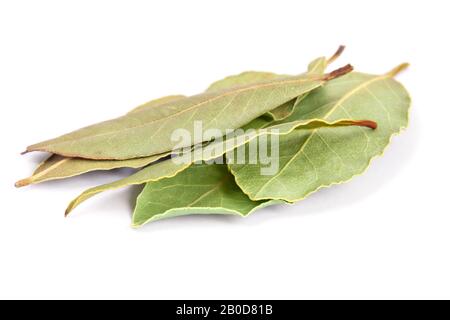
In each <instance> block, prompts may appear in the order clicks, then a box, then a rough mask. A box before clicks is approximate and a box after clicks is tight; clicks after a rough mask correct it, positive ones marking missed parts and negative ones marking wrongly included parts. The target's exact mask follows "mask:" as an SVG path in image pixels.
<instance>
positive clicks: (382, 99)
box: [229, 64, 411, 202]
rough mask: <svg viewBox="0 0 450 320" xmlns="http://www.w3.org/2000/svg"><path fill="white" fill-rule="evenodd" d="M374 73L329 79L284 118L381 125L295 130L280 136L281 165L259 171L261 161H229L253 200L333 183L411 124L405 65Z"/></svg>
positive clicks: (360, 167) (300, 194) (293, 195)
mask: <svg viewBox="0 0 450 320" xmlns="http://www.w3.org/2000/svg"><path fill="white" fill-rule="evenodd" d="M406 67H407V65H406V64H403V65H400V66H399V67H397V68H395V69H394V70H392V71H391V72H389V73H387V74H384V75H380V76H376V75H369V74H363V73H356V72H355V73H352V74H349V75H346V76H344V77H342V78H340V79H335V80H333V81H330V82H329V83H327V84H326V85H325V86H324V87H322V88H319V89H317V90H315V91H314V92H312V93H311V94H310V95H308V96H307V97H306V98H305V99H304V100H303V101H301V103H300V107H298V108H295V112H294V114H293V115H292V116H290V117H288V118H287V119H286V121H290V120H291V121H292V120H294V119H295V120H296V121H300V120H305V121H306V120H307V119H323V120H324V121H334V120H336V119H340V118H342V117H347V118H349V119H359V118H369V119H372V120H374V121H376V122H377V123H378V128H377V130H374V131H367V130H363V129H362V128H358V127H348V128H340V129H335V128H316V129H313V130H295V131H294V132H292V133H290V134H288V135H285V136H282V137H280V157H279V158H280V168H281V169H280V170H279V172H278V173H277V174H275V175H273V176H261V175H258V174H257V173H258V172H259V170H260V165H259V164H246V165H239V164H230V165H229V168H230V170H231V172H232V174H233V175H234V176H235V178H236V183H237V184H238V185H239V187H240V188H241V189H242V190H243V192H244V193H246V194H247V195H248V196H249V197H250V198H251V199H252V200H255V201H259V200H264V199H279V200H284V201H288V202H294V201H298V200H301V199H303V198H305V197H306V196H307V195H308V194H310V193H312V192H314V191H316V190H318V189H320V188H323V187H326V186H330V185H332V184H337V183H342V182H345V181H348V180H350V179H351V178H352V177H353V176H355V175H358V174H361V173H363V172H364V171H365V170H366V168H367V167H368V166H369V163H370V162H371V160H372V159H373V158H374V157H376V156H378V155H381V154H382V153H383V151H384V149H385V148H386V146H387V145H388V144H389V142H390V140H391V138H392V136H393V135H394V134H398V133H399V132H400V131H401V130H402V129H403V128H405V127H406V126H407V123H408V111H409V106H410V102H411V100H410V97H409V95H408V93H407V91H406V90H405V89H404V87H403V86H402V85H401V84H400V83H398V82H397V81H395V80H394V79H393V77H394V76H395V75H396V74H397V73H398V72H400V71H401V70H403V69H404V68H406Z"/></svg>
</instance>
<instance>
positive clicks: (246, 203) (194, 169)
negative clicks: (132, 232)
mask: <svg viewBox="0 0 450 320" xmlns="http://www.w3.org/2000/svg"><path fill="white" fill-rule="evenodd" d="M276 203H277V202H276V201H252V200H250V199H249V198H248V196H246V195H245V194H244V193H243V192H242V191H241V189H239V187H238V186H237V185H236V183H235V182H234V177H233V175H232V174H231V173H230V172H229V171H228V169H227V167H226V166H225V165H221V164H200V165H192V166H191V167H189V168H188V169H186V170H184V171H182V172H180V173H178V174H177V175H176V176H174V177H171V178H164V179H162V180H159V181H156V182H149V183H147V184H146V186H145V188H144V190H143V191H142V192H141V194H140V195H139V196H138V198H137V202H136V208H135V210H134V213H133V218H132V224H133V226H134V227H139V226H142V225H144V224H146V223H149V222H153V221H157V220H161V219H166V218H173V217H178V216H184V215H190V214H229V215H238V216H242V217H245V216H247V215H249V214H251V213H252V212H254V211H255V210H257V209H260V208H263V207H266V206H268V205H272V204H276Z"/></svg>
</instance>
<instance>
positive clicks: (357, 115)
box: [16, 47, 410, 227]
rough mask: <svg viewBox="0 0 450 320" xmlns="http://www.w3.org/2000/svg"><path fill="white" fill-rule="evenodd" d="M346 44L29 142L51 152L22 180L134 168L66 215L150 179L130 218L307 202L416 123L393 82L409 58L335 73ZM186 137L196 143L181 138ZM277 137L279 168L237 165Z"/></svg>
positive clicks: (138, 221) (243, 211)
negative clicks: (285, 69)
mask: <svg viewBox="0 0 450 320" xmlns="http://www.w3.org/2000/svg"><path fill="white" fill-rule="evenodd" d="M342 50H343V47H340V48H339V50H338V51H337V52H336V53H335V54H334V55H333V56H332V57H331V58H326V57H320V58H317V59H315V60H314V61H312V62H311V63H310V64H309V65H308V68H307V71H306V72H305V73H303V74H300V75H294V76H290V75H279V74H274V73H269V72H254V71H251V72H244V73H241V74H239V75H234V76H230V77H227V78H225V79H223V80H220V81H217V82H215V83H213V84H212V85H211V86H210V87H209V88H208V89H207V90H206V91H205V92H204V93H201V94H198V95H195V96H190V97H186V96H181V95H175V96H168V97H163V98H160V99H157V100H153V101H150V102H148V103H145V104H143V105H141V106H139V107H137V108H135V109H133V110H131V111H130V112H128V113H127V114H125V115H123V116H121V117H118V118H116V119H113V120H109V121H105V122H101V123H98V124H94V125H91V126H88V127H85V128H82V129H79V130H77V131H74V132H71V133H68V134H65V135H63V136H60V137H57V138H55V139H51V140H47V141H43V142H40V143H37V144H34V145H31V146H29V147H28V148H27V150H26V151H25V153H27V152H32V151H44V152H48V153H50V156H49V157H48V158H47V159H46V160H45V161H44V162H43V163H42V164H40V165H39V166H38V168H37V169H36V170H35V172H34V173H33V174H32V175H31V176H30V177H29V178H26V179H23V180H20V181H18V182H17V183H16V186H17V187H22V186H26V185H29V184H36V183H41V182H44V181H49V180H55V179H63V178H69V177H74V176H77V175H80V174H83V173H86V172H91V171H95V170H112V169H116V168H125V167H126V168H135V169H137V170H136V171H135V172H134V173H133V174H131V175H130V176H128V177H126V178H123V179H121V180H118V181H115V182H112V183H108V184H104V185H101V186H97V187H93V188H91V189H88V190H86V191H85V192H83V193H82V194H81V195H79V196H78V197H77V198H76V199H74V200H73V201H72V202H71V203H70V204H69V207H68V208H67V210H66V215H67V214H69V213H70V212H71V211H72V210H73V209H74V208H75V207H76V206H78V205H79V204H80V203H82V202H83V201H85V200H87V199H89V198H91V197H92V196H94V195H96V194H98V193H101V192H103V191H106V190H112V189H117V188H121V187H125V186H129V185H145V187H144V188H143V190H142V192H141V194H140V195H139V196H138V197H137V200H136V207H135V210H134V213H133V217H132V220H133V223H132V225H133V226H136V227H138V226H141V225H143V224H145V223H147V222H151V221H155V220H159V219H164V218H169V217H176V216H180V215H188V214H234V215H240V216H247V215H249V214H250V213H252V212H253V211H255V210H256V209H258V208H262V207H265V206H269V205H273V204H279V203H288V204H291V203H294V202H296V201H299V200H302V199H303V198H305V197H306V196H307V195H309V194H311V193H312V192H314V191H317V190H318V189H320V188H322V187H326V186H330V185H332V184H338V183H342V182H345V181H347V180H349V179H351V178H352V177H353V176H355V175H358V174H361V173H363V172H364V171H365V169H366V168H367V167H368V165H369V163H370V161H371V160H372V159H373V158H374V157H376V156H378V155H381V154H382V153H383V151H384V149H385V148H386V146H387V145H388V144H389V142H390V140H391V137H392V136H393V135H394V134H397V133H399V132H400V131H401V130H402V129H403V128H405V127H406V126H407V124H408V111H409V106H410V97H409V95H408V93H407V91H406V90H405V89H404V87H403V86H402V85H401V84H400V83H399V82H397V81H396V80H394V79H393V78H394V77H395V76H396V75H397V74H398V73H399V72H400V71H402V70H403V69H405V68H406V67H407V64H402V65H400V66H398V67H396V68H394V69H392V70H391V71H389V72H387V73H383V74H380V75H372V74H365V73H360V72H356V71H353V67H352V66H350V65H347V66H344V67H342V68H337V69H335V70H334V71H332V72H327V70H326V69H327V67H328V66H329V65H330V64H331V63H332V62H333V61H334V60H336V59H337V58H338V57H339V56H340V54H341V53H342ZM199 125H200V130H201V132H200V134H197V132H196V130H197V131H198V129H199ZM177 132H178V134H179V137H178V138H180V137H181V136H182V135H184V136H188V137H189V139H187V138H186V137H184V138H183V139H174V134H175V133H177ZM175 135H176V134H175ZM275 136H276V138H277V139H272V140H271V139H265V140H264V139H262V140H264V141H270V143H272V144H271V147H272V148H271V150H270V153H271V156H272V161H274V160H276V162H277V166H276V168H277V169H276V170H275V171H274V172H271V173H270V174H267V173H263V171H264V170H263V169H264V167H266V166H267V163H265V162H264V161H262V158H261V157H258V156H256V157H254V158H253V159H252V160H251V161H250V160H249V159H247V158H246V159H247V161H246V162H245V161H244V162H242V161H236V155H237V154H239V151H242V154H244V155H245V154H246V153H245V151H248V154H250V150H249V149H251V148H252V146H255V144H252V143H253V142H254V141H256V140H258V139H261V138H262V137H265V138H269V137H275ZM274 141H275V142H276V144H275V142H274ZM256 146H257V148H256V149H258V148H260V149H262V147H261V144H256ZM275 147H276V148H275ZM269 149H270V148H269ZM275 149H276V150H275ZM266 152H268V151H267V150H266ZM274 156H275V158H276V159H273V157H274ZM244 158H245V157H244Z"/></svg>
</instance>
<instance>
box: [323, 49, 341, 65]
mask: <svg viewBox="0 0 450 320" xmlns="http://www.w3.org/2000/svg"><path fill="white" fill-rule="evenodd" d="M344 50H345V46H342V45H341V46H339V48H338V49H337V50H336V52H335V53H334V54H333V55H332V56H331V57H330V58H329V59H328V60H327V64H330V63H333V62H334V61H335V60H336V59H337V58H339V57H340V56H341V54H342V52H344Z"/></svg>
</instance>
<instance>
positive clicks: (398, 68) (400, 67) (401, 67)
mask: <svg viewBox="0 0 450 320" xmlns="http://www.w3.org/2000/svg"><path fill="white" fill-rule="evenodd" d="M408 67H409V63H407V62H405V63H402V64H401V65H398V66H396V67H395V68H394V69H392V70H391V71H389V72H387V73H386V75H387V76H389V77H392V78H394V77H395V76H397V75H398V74H399V73H400V72H402V71H404V70H406V69H407V68H408Z"/></svg>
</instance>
